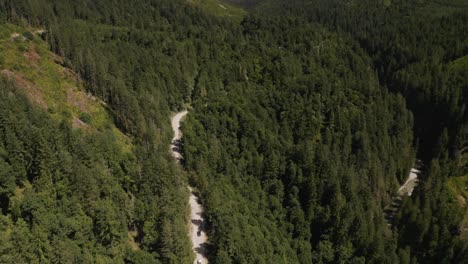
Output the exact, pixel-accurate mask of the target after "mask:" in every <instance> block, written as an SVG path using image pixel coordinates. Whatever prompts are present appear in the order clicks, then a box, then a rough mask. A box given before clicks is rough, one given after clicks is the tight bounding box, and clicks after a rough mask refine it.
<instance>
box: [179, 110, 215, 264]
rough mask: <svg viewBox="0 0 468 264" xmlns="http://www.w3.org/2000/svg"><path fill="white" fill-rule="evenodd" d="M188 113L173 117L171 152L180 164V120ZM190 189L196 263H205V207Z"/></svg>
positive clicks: (191, 234) (192, 234) (192, 235)
mask: <svg viewBox="0 0 468 264" xmlns="http://www.w3.org/2000/svg"><path fill="white" fill-rule="evenodd" d="M187 114H188V111H187V110H184V111H182V112H179V113H177V114H176V115H174V116H173V117H172V119H171V124H172V130H173V131H174V137H173V138H172V143H171V153H172V156H173V157H174V158H175V159H176V160H177V162H178V163H179V164H180V161H181V160H183V159H184V157H183V156H182V154H181V152H182V142H181V138H182V132H181V131H180V122H181V120H182V119H183V118H184V116H186V115H187ZM188 190H189V192H190V199H189V203H190V220H191V222H190V232H189V235H190V239H191V240H192V249H193V252H194V253H195V256H196V258H195V260H194V261H193V263H194V264H200V263H202V264H205V263H208V259H207V258H206V246H207V241H208V237H207V235H206V232H205V219H204V218H203V207H202V205H201V203H200V198H199V197H198V195H197V193H196V192H195V190H194V189H193V188H192V187H191V186H189V187H188Z"/></svg>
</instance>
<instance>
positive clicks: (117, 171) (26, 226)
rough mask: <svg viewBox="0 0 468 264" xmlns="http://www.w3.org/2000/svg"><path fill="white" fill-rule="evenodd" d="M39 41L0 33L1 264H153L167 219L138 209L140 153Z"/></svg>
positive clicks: (15, 31) (152, 204)
mask: <svg viewBox="0 0 468 264" xmlns="http://www.w3.org/2000/svg"><path fill="white" fill-rule="evenodd" d="M46 34H47V33H46V32H44V31H42V30H39V29H33V28H24V27H18V26H14V25H0V72H1V77H0V78H1V80H0V96H1V97H2V100H1V102H0V205H1V214H0V240H1V241H2V243H1V244H0V262H1V263H13V262H16V263H35V262H46V263H64V262H72V263H124V262H125V263H159V261H158V258H159V257H160V256H159V255H158V251H159V249H158V247H155V248H153V249H151V250H150V251H149V250H148V248H149V247H150V246H151V247H154V246H153V245H157V244H158V243H160V242H158V238H157V237H151V234H152V233H153V232H156V233H160V231H158V229H159V227H157V226H156V222H157V223H161V221H162V223H164V220H163V219H162V218H161V217H159V216H158V215H159V214H160V212H162V211H164V209H163V208H162V207H160V206H158V204H159V203H160V201H161V199H160V198H158V195H156V194H153V195H151V194H148V195H149V196H152V199H153V201H151V200H149V199H147V198H145V199H142V197H144V196H143V194H141V192H140V191H139V187H138V185H139V184H141V180H140V182H139V180H138V179H141V173H142V172H141V171H142V168H143V165H142V164H141V162H140V161H138V157H137V155H138V154H137V153H138V152H137V150H138V149H137V147H135V146H134V145H133V144H132V142H131V141H132V140H131V139H130V138H129V137H128V136H126V135H124V134H123V133H122V132H120V130H118V129H117V128H116V126H115V124H114V121H113V117H112V114H111V113H110V112H109V109H108V108H107V106H106V104H105V103H104V102H102V101H100V100H99V99H97V98H96V97H94V96H91V95H90V94H89V93H86V92H84V87H83V83H82V81H81V80H80V78H79V76H78V75H77V74H76V73H74V72H73V71H71V70H69V69H67V68H65V67H63V66H62V65H63V58H61V57H58V56H57V55H55V54H53V53H52V52H50V47H49V45H48V44H47V43H46V42H44V41H43V40H42V39H41V37H40V35H42V36H45V35H46ZM155 165H156V164H155ZM153 177H154V176H153ZM176 179H177V178H176ZM150 186H151V185H150ZM150 186H148V187H150ZM174 194H176V192H174ZM159 197H160V196H159ZM182 199H183V198H182ZM182 199H180V201H183V200H182ZM171 200H173V201H171V202H166V204H170V203H174V202H175V201H177V199H173V198H171ZM176 208H177V206H174V208H173V209H175V210H176ZM179 210H180V212H179V214H180V226H181V229H182V230H184V229H185V225H184V212H185V210H184V203H183V202H182V203H180V207H179ZM148 213H149V214H148ZM171 222H173V221H172V220H171ZM172 229H175V227H172ZM171 232H173V231H169V233H167V235H171ZM177 236H179V235H177ZM182 238H183V237H182ZM186 247H187V251H186V252H187V253H188V252H189V249H190V247H189V245H188V244H187V245H186ZM187 256H188V258H190V255H189V254H187ZM179 258H180V261H182V262H185V260H183V258H184V255H183V254H180V256H179Z"/></svg>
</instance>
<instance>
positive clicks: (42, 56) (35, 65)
mask: <svg viewBox="0 0 468 264" xmlns="http://www.w3.org/2000/svg"><path fill="white" fill-rule="evenodd" d="M36 30H37V29H36ZM25 32H35V29H25V28H21V27H18V26H14V25H0V72H1V74H2V75H3V76H6V77H8V78H9V79H12V80H14V81H15V82H16V83H17V84H18V86H19V87H21V90H22V91H23V92H24V93H25V95H26V96H27V97H28V98H29V99H30V100H31V101H32V102H34V103H37V104H38V105H39V106H40V107H42V108H44V109H46V110H47V111H48V112H49V113H50V114H51V116H52V118H54V119H58V120H61V119H67V120H70V121H71V122H72V124H73V127H74V128H76V129H82V130H84V131H86V132H87V133H96V132H103V131H107V130H112V131H113V133H114V135H115V138H116V139H117V142H118V144H119V145H120V146H121V147H122V148H123V149H125V150H127V151H130V150H131V142H130V139H129V138H128V137H127V136H125V135H124V134H123V133H121V132H120V131H119V130H118V129H117V128H116V127H115V125H114V123H113V120H112V117H111V116H110V115H109V113H108V112H107V110H106V107H105V104H104V103H103V102H101V101H99V100H98V99H97V98H95V97H93V96H90V95H88V94H87V93H86V92H85V91H84V87H83V84H82V82H81V80H80V78H79V77H78V76H77V75H76V74H75V73H74V72H72V71H70V70H69V69H67V68H65V67H63V66H61V63H62V58H60V57H58V56H57V55H55V54H53V53H52V52H50V49H49V46H48V44H47V43H46V42H45V41H43V40H42V39H41V38H40V37H39V36H38V35H37V34H34V38H33V39H32V40H29V39H26V38H24V37H23V33H25ZM15 34H19V36H17V37H14V36H15Z"/></svg>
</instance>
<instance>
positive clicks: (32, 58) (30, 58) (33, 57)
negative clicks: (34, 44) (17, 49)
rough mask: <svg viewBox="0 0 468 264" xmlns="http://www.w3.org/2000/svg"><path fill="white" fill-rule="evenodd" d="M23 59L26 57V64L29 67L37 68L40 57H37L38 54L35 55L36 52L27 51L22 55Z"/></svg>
mask: <svg viewBox="0 0 468 264" xmlns="http://www.w3.org/2000/svg"><path fill="white" fill-rule="evenodd" d="M24 57H26V59H27V60H28V63H29V64H30V65H31V66H33V67H36V68H37V62H38V61H39V59H40V58H41V56H39V54H37V52H36V51H27V52H25V53H24Z"/></svg>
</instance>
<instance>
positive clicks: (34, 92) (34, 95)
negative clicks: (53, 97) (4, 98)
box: [1, 70, 49, 109]
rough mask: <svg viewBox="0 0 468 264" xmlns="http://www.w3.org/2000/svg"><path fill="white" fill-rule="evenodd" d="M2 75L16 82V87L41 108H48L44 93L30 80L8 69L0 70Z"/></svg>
mask: <svg viewBox="0 0 468 264" xmlns="http://www.w3.org/2000/svg"><path fill="white" fill-rule="evenodd" d="M1 74H2V76H4V77H6V78H7V79H9V80H12V81H14V82H15V83H16V87H17V88H18V89H19V90H20V91H22V92H24V94H25V95H26V97H28V99H29V100H30V101H31V102H33V103H35V104H37V105H38V106H40V107H41V108H44V109H48V108H49V107H48V106H47V102H46V101H45V100H44V95H43V93H42V91H41V89H39V88H38V87H37V86H35V85H34V84H33V83H32V82H30V81H28V80H26V79H25V78H24V77H23V76H22V75H21V74H18V73H15V72H12V71H9V70H2V72H1Z"/></svg>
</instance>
